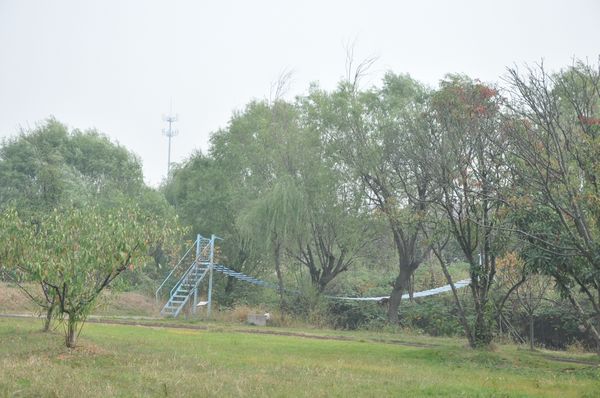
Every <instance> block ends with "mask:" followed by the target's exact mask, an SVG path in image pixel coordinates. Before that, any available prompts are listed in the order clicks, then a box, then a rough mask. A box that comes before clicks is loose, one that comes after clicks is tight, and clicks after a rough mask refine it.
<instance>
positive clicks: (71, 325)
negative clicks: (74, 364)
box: [65, 315, 77, 348]
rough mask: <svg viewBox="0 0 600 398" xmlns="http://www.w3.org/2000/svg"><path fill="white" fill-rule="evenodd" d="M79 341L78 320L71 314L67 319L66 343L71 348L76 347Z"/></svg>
mask: <svg viewBox="0 0 600 398" xmlns="http://www.w3.org/2000/svg"><path fill="white" fill-rule="evenodd" d="M76 341H77V321H76V320H75V319H74V318H73V317H72V316H71V315H69V319H68V320H67V331H66V334H65V344H66V346H67V347H69V348H75V343H76Z"/></svg>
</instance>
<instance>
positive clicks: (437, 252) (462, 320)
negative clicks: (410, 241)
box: [433, 249, 475, 347]
mask: <svg viewBox="0 0 600 398" xmlns="http://www.w3.org/2000/svg"><path fill="white" fill-rule="evenodd" d="M433 253H434V254H435V256H436V257H437V259H438V261H439V263H440V265H441V266H442V271H443V272H444V276H445V277H446V281H447V282H448V284H449V285H450V288H451V289H452V296H453V297H454V304H456V308H457V309H458V315H459V319H460V323H461V324H462V327H463V329H464V331H465V335H466V336H467V340H469V346H471V347H473V346H475V341H474V340H473V333H472V332H471V327H470V326H469V321H468V320H467V315H466V313H465V309H464V307H463V305H462V303H461V302H460V298H459V297H458V291H457V290H456V287H455V286H454V281H453V280H452V275H450V271H448V265H447V264H446V261H445V260H444V257H443V256H442V253H441V250H439V249H438V250H436V249H433Z"/></svg>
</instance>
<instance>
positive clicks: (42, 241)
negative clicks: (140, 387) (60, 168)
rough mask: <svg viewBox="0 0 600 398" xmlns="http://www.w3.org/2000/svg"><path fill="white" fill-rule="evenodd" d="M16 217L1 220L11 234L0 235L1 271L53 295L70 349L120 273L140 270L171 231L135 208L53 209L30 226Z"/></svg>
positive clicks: (12, 213)
mask: <svg viewBox="0 0 600 398" xmlns="http://www.w3.org/2000/svg"><path fill="white" fill-rule="evenodd" d="M15 214H16V213H14V212H8V214H5V215H4V216H3V220H4V223H6V225H5V226H7V227H8V228H7V230H8V231H9V234H11V235H9V236H8V239H6V238H7V236H6V235H4V236H3V238H4V239H6V241H3V242H2V243H3V247H4V248H5V249H4V251H5V256H4V257H5V260H4V261H5V263H4V264H3V267H4V268H5V269H7V268H8V270H9V271H10V269H11V268H13V269H16V270H18V271H19V272H21V273H24V274H26V275H27V278H28V280H33V281H36V282H38V283H41V284H43V285H44V286H46V287H47V288H48V290H49V292H50V294H52V295H54V297H56V304H57V306H58V309H59V311H60V314H62V315H66V316H67V319H66V327H65V344H66V346H67V347H71V348H72V347H75V344H76V339H77V336H78V334H79V332H80V331H81V327H82V326H83V324H84V322H85V319H86V317H87V315H88V314H89V312H90V311H91V309H92V308H93V305H94V303H95V301H96V299H97V297H98V296H99V294H100V293H101V292H102V291H103V290H104V289H105V288H107V287H108V286H110V284H111V283H112V282H113V281H114V280H115V278H117V277H118V276H119V275H120V274H121V273H123V272H125V271H127V270H129V269H133V268H134V267H137V266H143V265H144V264H145V263H146V261H147V260H148V249H149V247H150V245H151V244H152V243H156V242H161V241H163V240H165V239H167V238H168V237H169V234H171V233H172V232H173V230H172V229H171V228H170V227H167V226H165V225H163V224H162V223H161V222H159V221H158V220H157V219H153V218H149V217H145V216H144V215H143V213H141V212H140V211H139V210H138V209H135V208H130V209H116V210H107V209H102V208H100V207H97V206H87V207H85V208H77V207H76V208H67V209H62V210H54V211H52V212H50V213H48V214H46V215H44V216H41V217H39V218H38V219H37V221H36V223H35V224H33V223H28V222H26V221H23V220H21V219H19V218H18V217H16V216H15ZM11 231H12V232H11ZM13 232H16V233H14V234H13ZM6 253H10V255H6ZM30 297H32V295H30Z"/></svg>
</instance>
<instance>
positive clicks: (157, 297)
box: [154, 239, 197, 302]
mask: <svg viewBox="0 0 600 398" xmlns="http://www.w3.org/2000/svg"><path fill="white" fill-rule="evenodd" d="M196 242H197V239H196V241H194V243H193V244H192V245H191V246H190V248H189V249H187V251H186V252H185V254H184V255H183V256H182V257H181V259H180V260H179V262H178V263H177V264H176V265H175V266H174V267H173V269H172V270H171V272H169V274H168V275H167V277H166V278H165V280H164V281H163V282H162V283H161V284H160V286H159V287H158V289H156V292H154V297H155V300H156V302H158V299H159V297H160V291H161V290H162V288H163V287H164V286H165V285H166V284H167V282H169V280H171V277H172V276H173V275H174V274H175V271H178V270H179V266H180V265H181V264H183V263H184V262H183V260H185V259H186V258H187V256H188V254H190V251H192V249H193V248H194V247H196ZM194 263H195V261H194ZM186 264H187V262H186ZM186 273H187V271H186ZM180 279H181V276H179V277H178V278H177V280H178V281H179V280H180ZM175 286H177V283H176V284H175ZM171 294H172V293H171Z"/></svg>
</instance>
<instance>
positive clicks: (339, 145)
mask: <svg viewBox="0 0 600 398" xmlns="http://www.w3.org/2000/svg"><path fill="white" fill-rule="evenodd" d="M427 96H428V93H427V90H426V89H425V88H424V87H423V86H422V85H420V84H419V83H418V82H416V81H415V80H413V79H411V78H410V77H408V76H396V75H392V74H388V75H387V76H386V78H385V79H384V84H383V87H382V88H381V89H371V90H366V91H360V90H359V89H358V85H357V84H356V82H342V83H341V84H340V85H339V87H338V89H337V90H336V91H335V92H333V93H327V92H325V91H322V90H319V89H318V88H316V87H314V88H313V90H312V92H311V94H310V96H309V97H308V98H307V100H306V104H307V106H308V107H309V115H310V117H311V119H312V128H314V129H316V130H317V131H319V132H320V133H321V136H322V137H323V139H324V140H325V142H327V143H328V145H329V146H330V153H331V156H332V157H333V159H334V160H335V163H336V164H337V167H338V169H339V170H340V172H341V173H343V175H344V184H345V185H346V186H347V187H349V188H350V189H351V190H354V191H355V192H364V194H365V195H366V199H365V200H364V205H365V207H366V208H370V209H371V215H372V216H375V217H382V218H383V219H385V220H386V222H387V224H388V225H389V230H390V232H391V234H392V237H393V241H394V244H395V248H396V253H397V258H398V275H397V277H396V278H395V281H394V283H393V287H392V291H391V297H390V301H389V306H388V319H389V320H390V322H394V323H396V322H398V320H399V317H398V308H399V305H400V301H401V298H402V294H403V292H405V291H407V290H408V287H409V283H410V278H411V276H412V274H413V273H414V271H415V270H416V269H417V268H418V267H419V265H420V264H421V262H422V261H423V259H424V255H425V254H426V252H427V247H426V246H424V244H423V243H424V240H423V239H422V233H421V229H420V227H419V225H420V223H421V219H422V215H423V213H424V212H426V210H427V209H426V208H427V202H428V201H427V196H428V193H429V190H430V178H429V176H428V173H427V171H426V169H423V168H422V167H421V164H422V163H410V162H409V160H410V158H408V157H406V156H404V155H405V154H406V152H405V151H410V148H411V147H412V148H414V146H411V143H412V142H413V141H414V140H416V139H417V138H416V136H419V135H421V134H422V133H423V130H424V129H428V128H429V126H428V125H427V122H426V120H425V118H424V117H423V111H424V108H425V107H426V103H427Z"/></svg>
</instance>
